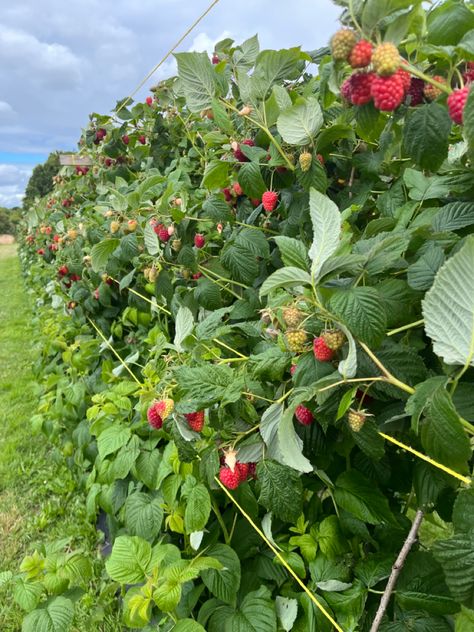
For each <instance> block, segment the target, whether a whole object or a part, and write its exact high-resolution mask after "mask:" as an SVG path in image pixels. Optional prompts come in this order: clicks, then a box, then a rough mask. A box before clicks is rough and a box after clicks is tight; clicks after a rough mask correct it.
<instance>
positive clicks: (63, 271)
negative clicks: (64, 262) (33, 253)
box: [58, 266, 69, 276]
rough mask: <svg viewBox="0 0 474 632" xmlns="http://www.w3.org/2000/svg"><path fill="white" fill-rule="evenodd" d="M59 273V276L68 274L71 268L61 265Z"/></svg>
mask: <svg viewBox="0 0 474 632" xmlns="http://www.w3.org/2000/svg"><path fill="white" fill-rule="evenodd" d="M58 274H59V276H66V274H69V268H68V267H67V266H60V267H59V268H58Z"/></svg>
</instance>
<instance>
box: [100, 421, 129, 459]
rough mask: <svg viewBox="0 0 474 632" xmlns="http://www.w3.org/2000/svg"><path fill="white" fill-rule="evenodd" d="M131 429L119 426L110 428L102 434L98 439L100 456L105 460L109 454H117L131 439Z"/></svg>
mask: <svg viewBox="0 0 474 632" xmlns="http://www.w3.org/2000/svg"><path fill="white" fill-rule="evenodd" d="M131 434H132V433H131V431H130V428H126V427H125V426H121V425H120V424H117V425H115V426H110V427H109V428H106V429H105V430H104V431H103V432H101V433H100V435H99V438H98V439H97V448H98V450H99V456H100V457H101V458H102V459H105V457H106V456H108V455H109V454H113V453H114V452H117V450H119V449H120V448H122V447H123V446H124V445H125V444H126V443H128V440H129V439H130V437H131Z"/></svg>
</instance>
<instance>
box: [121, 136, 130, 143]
mask: <svg viewBox="0 0 474 632" xmlns="http://www.w3.org/2000/svg"><path fill="white" fill-rule="evenodd" d="M122 142H123V144H124V145H128V143H129V142H130V137H129V136H128V134H124V135H123V136H122Z"/></svg>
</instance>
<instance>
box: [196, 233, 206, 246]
mask: <svg viewBox="0 0 474 632" xmlns="http://www.w3.org/2000/svg"><path fill="white" fill-rule="evenodd" d="M205 243H206V239H205V237H204V235H201V234H200V233H197V234H196V235H194V245H195V246H196V248H203V247H204V244H205Z"/></svg>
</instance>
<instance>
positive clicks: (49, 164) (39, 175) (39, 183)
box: [23, 153, 60, 209]
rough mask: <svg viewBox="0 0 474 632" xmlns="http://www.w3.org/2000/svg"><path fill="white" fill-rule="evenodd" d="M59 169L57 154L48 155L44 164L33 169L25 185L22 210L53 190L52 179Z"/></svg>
mask: <svg viewBox="0 0 474 632" xmlns="http://www.w3.org/2000/svg"><path fill="white" fill-rule="evenodd" d="M59 169H60V166H59V156H58V154H57V153H52V154H50V155H49V156H48V158H47V160H46V162H44V163H43V164H42V165H37V166H36V167H35V168H34V169H33V173H32V174H31V177H30V179H29V180H28V184H27V185H26V190H25V197H24V198H23V208H24V209H29V208H30V207H31V205H32V204H33V203H34V201H35V199H37V198H42V197H44V196H45V195H48V193H49V192H50V191H52V190H53V187H54V183H53V177H54V176H55V175H56V174H57V173H58V171H59Z"/></svg>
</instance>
